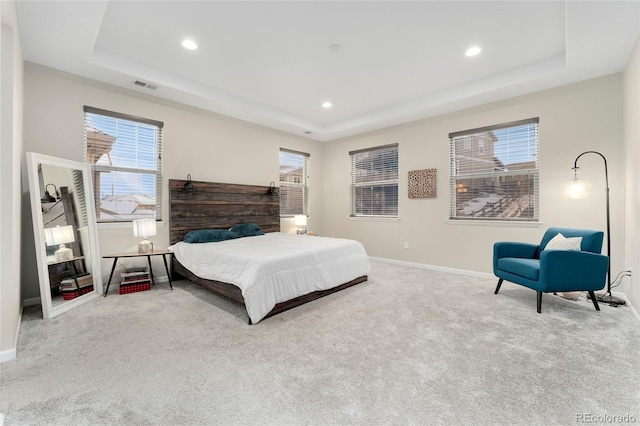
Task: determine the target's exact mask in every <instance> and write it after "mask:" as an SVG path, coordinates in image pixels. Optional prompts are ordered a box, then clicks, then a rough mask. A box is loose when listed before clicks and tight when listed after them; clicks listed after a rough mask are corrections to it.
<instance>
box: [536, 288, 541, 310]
mask: <svg viewBox="0 0 640 426" xmlns="http://www.w3.org/2000/svg"><path fill="white" fill-rule="evenodd" d="M536 293H538V313H539V314H540V313H542V292H541V291H538V292H536Z"/></svg>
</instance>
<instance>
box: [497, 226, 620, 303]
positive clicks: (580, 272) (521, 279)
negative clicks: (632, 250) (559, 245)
mask: <svg viewBox="0 0 640 426" xmlns="http://www.w3.org/2000/svg"><path fill="white" fill-rule="evenodd" d="M558 233H561V234H562V235H563V236H565V237H567V238H571V237H582V241H581V244H580V250H554V249H547V250H545V248H546V246H547V244H548V243H549V241H551V239H552V238H553V237H555V236H556V235H557V234H558ZM603 237H604V233H603V232H600V231H591V230H588V229H572V228H549V229H548V230H547V232H545V234H544V236H543V237H542V241H541V242H540V244H539V245H535V244H526V243H515V242H497V243H495V244H494V246H493V273H494V274H495V275H496V276H497V277H498V278H499V280H498V286H497V287H496V291H495V294H498V291H500V286H501V285H502V281H504V280H507V281H510V282H512V283H515V284H520V285H523V286H525V287H528V288H530V289H533V290H535V291H536V292H537V293H538V300H537V302H538V304H537V307H538V313H540V312H541V308H542V293H550V292H554V293H555V292H558V291H560V292H569V291H588V292H589V295H590V296H591V300H592V301H593V305H594V306H595V308H596V310H598V311H599V310H600V307H599V306H598V301H597V300H596V297H595V294H594V291H596V290H601V289H602V288H604V286H605V284H606V276H607V268H608V266H609V257H608V256H604V255H602V254H600V252H601V250H602V239H603Z"/></svg>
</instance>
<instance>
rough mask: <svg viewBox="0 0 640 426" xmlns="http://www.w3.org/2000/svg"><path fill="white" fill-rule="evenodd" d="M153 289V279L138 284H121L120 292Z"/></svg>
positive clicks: (126, 292)
mask: <svg viewBox="0 0 640 426" xmlns="http://www.w3.org/2000/svg"><path fill="white" fill-rule="evenodd" d="M147 290H151V281H148V282H146V283H136V284H120V294H128V293H137V292H139V291H147Z"/></svg>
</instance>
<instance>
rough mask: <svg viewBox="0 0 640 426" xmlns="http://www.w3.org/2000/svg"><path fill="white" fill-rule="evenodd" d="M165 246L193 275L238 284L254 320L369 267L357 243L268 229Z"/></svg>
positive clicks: (369, 269)
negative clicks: (231, 237) (252, 234)
mask: <svg viewBox="0 0 640 426" xmlns="http://www.w3.org/2000/svg"><path fill="white" fill-rule="evenodd" d="M169 250H171V251H173V253H174V256H175V257H176V259H177V260H178V261H179V262H180V263H181V264H182V265H183V266H184V267H186V268H187V269H189V270H190V271H191V272H193V273H194V274H195V275H197V276H198V277H200V278H205V279H209V280H216V281H222V282H225V283H230V284H234V285H236V286H238V287H240V289H241V290H242V295H243V297H244V300H245V305H246V307H247V313H248V314H249V318H251V321H252V322H253V323H254V324H255V323H257V322H258V321H260V320H261V319H262V318H264V317H265V315H267V314H268V313H269V312H270V311H271V309H273V307H274V306H275V305H276V304H277V303H280V302H284V301H287V300H291V299H293V298H296V297H298V296H302V295H304V294H308V293H311V292H314V291H318V290H326V289H329V288H332V287H336V286H338V285H340V284H344V283H346V282H349V281H351V280H353V279H355V278H358V277H360V276H363V275H369V274H370V272H371V265H370V263H369V257H368V256H367V253H366V251H365V249H364V247H363V246H362V244H360V243H359V242H358V241H353V240H346V239H341V238H326V237H314V236H306V235H291V234H283V233H280V232H271V233H267V234H265V235H261V236H256V237H244V238H238V239H235V240H228V241H221V242H218V243H200V244H189V243H185V242H179V243H177V244H174V245H172V246H170V247H169Z"/></svg>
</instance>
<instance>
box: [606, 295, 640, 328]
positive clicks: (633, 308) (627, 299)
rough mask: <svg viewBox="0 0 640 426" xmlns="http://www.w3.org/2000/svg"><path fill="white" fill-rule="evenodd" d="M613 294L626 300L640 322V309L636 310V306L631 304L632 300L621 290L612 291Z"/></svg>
mask: <svg viewBox="0 0 640 426" xmlns="http://www.w3.org/2000/svg"><path fill="white" fill-rule="evenodd" d="M611 294H612V295H613V296H615V297H619V298H620V299H622V300H624V301H625V302H626V304H627V306H629V308H631V312H633V315H634V316H635V317H636V319H637V320H638V324H640V315H639V314H638V311H637V310H636V308H635V306H633V305H632V304H631V302H630V301H629V298H628V297H627V295H626V294H624V293H622V292H619V291H612V292H611Z"/></svg>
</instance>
